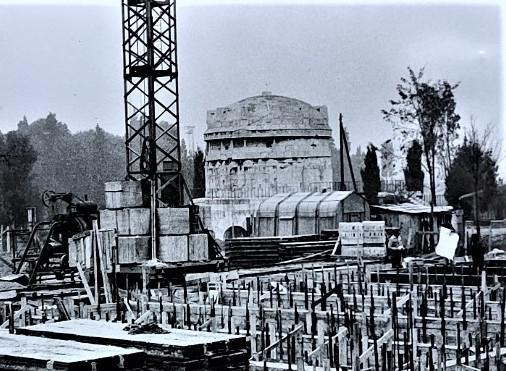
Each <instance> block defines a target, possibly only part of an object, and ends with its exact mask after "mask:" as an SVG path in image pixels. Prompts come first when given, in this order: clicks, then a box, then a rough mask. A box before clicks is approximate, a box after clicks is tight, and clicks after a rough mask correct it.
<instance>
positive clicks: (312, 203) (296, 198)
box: [258, 191, 353, 218]
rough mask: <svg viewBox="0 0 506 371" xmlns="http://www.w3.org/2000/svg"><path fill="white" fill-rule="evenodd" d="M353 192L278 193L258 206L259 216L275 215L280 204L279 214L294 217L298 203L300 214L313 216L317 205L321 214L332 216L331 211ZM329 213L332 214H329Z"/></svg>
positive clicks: (334, 210)
mask: <svg viewBox="0 0 506 371" xmlns="http://www.w3.org/2000/svg"><path fill="white" fill-rule="evenodd" d="M352 193H353V191H334V192H324V193H322V192H296V193H292V194H290V195H289V196H288V197H287V195H288V193H281V194H276V195H274V196H272V197H271V198H268V199H267V200H265V201H264V202H262V204H260V206H259V208H258V216H262V217H266V216H270V217H273V216H275V211H276V207H277V206H278V204H279V209H278V211H279V216H280V217H284V218H289V217H294V216H295V209H296V207H297V205H299V210H298V213H299V216H310V217H313V216H314V215H315V211H316V208H317V207H319V208H320V216H323V217H326V216H332V215H333V214H331V213H332V212H334V213H335V212H336V210H337V207H338V205H339V202H341V201H342V200H344V199H345V198H347V197H348V196H350V195H351V194H352ZM285 198H286V199H285ZM283 199H284V200H283ZM322 212H323V215H322ZM329 213H330V214H331V215H328V214H329Z"/></svg>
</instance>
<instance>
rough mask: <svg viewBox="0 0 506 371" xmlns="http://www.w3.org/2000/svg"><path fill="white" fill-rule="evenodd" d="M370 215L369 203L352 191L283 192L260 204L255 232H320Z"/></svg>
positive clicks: (263, 235) (299, 233)
mask: <svg viewBox="0 0 506 371" xmlns="http://www.w3.org/2000/svg"><path fill="white" fill-rule="evenodd" d="M369 216H370V211H369V204H368V203H367V201H366V200H365V199H364V198H363V197H361V196H360V195H358V194H356V193H355V192H353V191H334V192H296V193H288V194H287V193H282V194H277V195H274V196H273V197H271V198H268V199H267V200H265V201H264V202H262V203H261V204H260V205H259V207H258V210H257V215H256V223H255V224H256V226H255V234H256V235H257V236H260V237H266V236H291V235H302V234H319V233H320V232H321V231H322V230H324V229H337V227H338V224H339V222H343V221H344V222H350V221H363V220H368V219H369Z"/></svg>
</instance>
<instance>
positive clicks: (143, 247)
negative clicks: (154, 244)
mask: <svg viewBox="0 0 506 371" xmlns="http://www.w3.org/2000/svg"><path fill="white" fill-rule="evenodd" d="M150 254H151V237H149V236H120V237H118V263H119V264H133V263H142V262H143V261H145V260H148V259H149V258H150Z"/></svg>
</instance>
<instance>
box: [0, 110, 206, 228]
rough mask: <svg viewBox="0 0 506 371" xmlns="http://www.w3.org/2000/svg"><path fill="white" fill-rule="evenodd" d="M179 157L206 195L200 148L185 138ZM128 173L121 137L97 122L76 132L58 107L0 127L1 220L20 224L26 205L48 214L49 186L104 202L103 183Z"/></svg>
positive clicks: (198, 189) (185, 171) (192, 184)
mask: <svg viewBox="0 0 506 371" xmlns="http://www.w3.org/2000/svg"><path fill="white" fill-rule="evenodd" d="M181 160H182V167H183V174H184V175H185V178H186V179H187V183H189V185H190V190H191V191H193V192H192V193H196V195H197V197H202V196H203V192H204V186H203V184H205V175H204V174H203V173H204V154H203V152H202V150H200V149H198V150H197V151H196V152H195V154H189V153H188V152H187V150H186V148H185V146H184V143H183V145H182V153H181ZM195 169H197V170H195ZM125 178H126V164H125V144H124V138H123V137H121V136H118V135H113V134H110V133H108V132H106V131H105V130H103V129H102V128H101V127H100V126H99V125H98V124H97V125H96V126H95V128H94V129H90V130H86V131H81V132H77V133H72V132H71V131H70V130H69V128H68V127H67V125H66V124H64V123H62V122H60V121H58V119H57V118H56V115H55V114H54V113H49V114H48V115H47V116H46V117H45V118H41V119H38V120H35V121H34V122H32V123H28V120H27V119H26V117H25V118H23V119H22V120H21V121H20V122H19V123H18V126H17V130H14V131H11V132H8V133H6V134H3V133H0V224H1V225H11V226H18V227H22V226H23V225H25V223H26V219H27V216H26V208H27V207H36V208H37V214H38V219H39V220H42V219H46V218H47V217H48V215H47V212H46V208H45V207H43V205H42V200H41V194H42V192H44V191H45V190H52V191H55V192H72V193H73V194H75V195H77V196H78V197H80V198H81V199H84V198H85V197H86V198H87V199H89V200H91V201H94V202H96V203H97V204H98V205H99V207H100V208H104V207H105V194H104V183H105V182H109V181H116V180H122V179H125ZM194 197H195V195H194Z"/></svg>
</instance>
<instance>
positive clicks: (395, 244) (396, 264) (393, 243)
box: [388, 229, 404, 268]
mask: <svg viewBox="0 0 506 371" xmlns="http://www.w3.org/2000/svg"><path fill="white" fill-rule="evenodd" d="M399 235H400V231H399V230H398V229H397V230H395V231H394V232H393V233H392V235H391V236H390V238H389V239H388V249H389V250H390V252H391V254H392V267H393V268H402V251H403V250H404V246H403V245H402V241H401V239H400V237H399Z"/></svg>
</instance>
